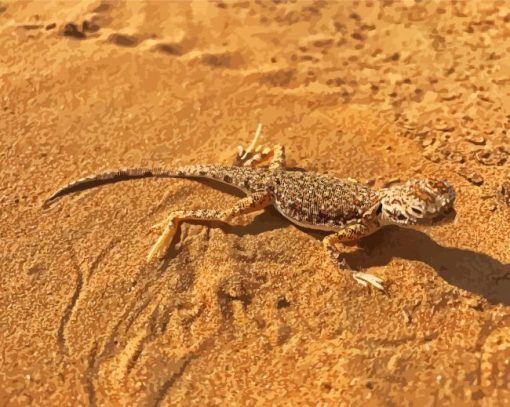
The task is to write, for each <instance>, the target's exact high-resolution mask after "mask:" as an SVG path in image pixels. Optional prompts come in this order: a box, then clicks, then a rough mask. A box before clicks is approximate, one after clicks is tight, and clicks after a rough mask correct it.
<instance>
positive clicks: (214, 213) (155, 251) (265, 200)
mask: <svg viewBox="0 0 510 407" xmlns="http://www.w3.org/2000/svg"><path fill="white" fill-rule="evenodd" d="M270 204H271V196H270V195H269V194H268V193H266V192H260V193H255V194H253V195H250V196H247V197H246V198H243V199H241V200H240V201H238V202H237V203H236V204H235V205H234V206H233V207H232V208H229V209H227V210H224V211H218V210H211V209H198V210H191V211H184V210H180V211H173V212H170V214H169V215H168V217H167V218H166V220H165V221H164V222H161V223H159V224H157V225H154V226H153V229H163V232H162V234H161V236H160V237H159V239H158V241H157V242H156V243H155V244H154V246H152V248H151V250H150V251H149V255H148V256H147V261H148V262H151V261H153V260H154V259H156V258H161V257H163V256H164V255H165V253H166V251H167V249H168V246H169V245H170V243H171V242H172V239H173V237H174V235H175V233H176V232H177V230H178V228H179V224H180V222H183V221H186V220H209V221H220V222H225V223H229V221H230V220H232V218H234V217H236V216H239V215H242V214H246V213H250V212H255V211H258V210H260V209H263V208H265V207H266V206H268V205H270Z"/></svg>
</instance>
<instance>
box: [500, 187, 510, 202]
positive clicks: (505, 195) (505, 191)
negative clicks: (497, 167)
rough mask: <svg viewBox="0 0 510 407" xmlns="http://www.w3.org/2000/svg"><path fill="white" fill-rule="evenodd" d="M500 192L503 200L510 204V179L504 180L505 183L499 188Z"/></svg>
mask: <svg viewBox="0 0 510 407" xmlns="http://www.w3.org/2000/svg"><path fill="white" fill-rule="evenodd" d="M498 193H499V195H500V197H501V199H502V200H503V202H504V203H505V204H506V205H508V206H510V181H505V182H503V184H502V185H501V186H500V187H499V188H498Z"/></svg>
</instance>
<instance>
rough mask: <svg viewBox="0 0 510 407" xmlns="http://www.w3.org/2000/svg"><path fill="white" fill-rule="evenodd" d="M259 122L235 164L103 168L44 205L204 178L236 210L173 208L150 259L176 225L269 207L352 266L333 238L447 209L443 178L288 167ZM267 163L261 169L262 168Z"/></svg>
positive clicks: (429, 218)
mask: <svg viewBox="0 0 510 407" xmlns="http://www.w3.org/2000/svg"><path fill="white" fill-rule="evenodd" d="M259 133H260V126H259V128H258V130H257V134H256V135H255V138H254V140H253V142H252V143H251V145H250V147H249V148H248V149H246V150H245V149H243V148H239V153H238V156H237V158H236V161H235V165H234V166H220V165H194V166H186V167H180V168H176V169H165V168H131V169H123V170H117V171H108V172H104V173H101V174H96V175H93V176H91V177H87V178H82V179H80V180H77V181H74V182H72V183H70V184H68V185H66V186H64V187H63V188H61V189H60V190H58V191H57V192H55V193H54V194H53V195H52V196H51V197H50V198H49V199H48V200H47V201H46V202H45V206H49V205H50V204H51V203H52V202H54V201H55V200H56V199H57V198H59V197H61V196H63V195H66V194H68V193H70V192H75V191H80V190H83V189H87V188H91V187H93V186H97V185H101V184H106V183H111V182H117V181H122V180H126V179H135V178H147V177H169V178H210V179H214V180H216V181H220V182H223V183H226V184H229V185H232V186H234V187H236V188H238V189H240V190H241V191H243V192H245V193H246V195H247V197H246V198H243V199H241V200H240V201H239V202H238V203H237V204H236V205H234V207H232V208H229V209H227V210H223V211H218V210H207V209H203V210H192V211H190V210H180V211H172V212H171V213H170V214H169V215H168V217H167V218H166V220H165V221H164V222H162V223H160V224H158V225H156V226H155V228H156V229H161V230H162V234H161V236H160V238H159V239H158V241H157V242H156V244H155V245H154V246H153V247H152V249H151V250H150V252H149V256H148V261H153V260H155V259H157V258H161V257H163V256H164V255H165V253H166V251H167V249H168V247H169V245H170V244H171V241H172V239H173V236H174V235H175V232H176V231H177V228H178V227H179V223H180V222H182V221H186V220H197V219H198V220H211V221H222V222H227V223H228V222H230V221H231V220H232V219H233V218H234V217H236V216H238V215H241V214H245V213H249V212H253V211H257V210H261V209H263V208H265V207H267V206H270V205H272V206H274V207H275V208H276V209H277V210H278V212H280V213H281V214H282V215H283V216H284V217H285V218H287V219H288V220H290V221H291V222H293V223H295V224H297V225H300V226H302V227H305V228H309V229H318V230H324V231H328V232H334V234H331V235H329V236H327V237H326V238H325V239H324V240H323V244H324V247H325V249H326V250H327V251H328V253H329V255H330V257H331V259H332V260H333V261H334V262H335V264H336V265H337V266H338V267H340V268H344V269H350V268H349V266H348V265H347V264H346V263H345V261H344V260H342V257H341V253H340V251H339V250H338V248H337V247H336V245H337V244H338V243H342V242H347V241H353V240H358V239H360V238H362V237H364V236H367V235H369V234H371V233H373V232H375V231H376V230H378V229H379V228H381V227H382V226H384V225H389V224H396V225H399V226H411V225H416V224H430V223H433V222H435V221H437V220H441V219H443V218H444V217H445V215H447V214H448V213H450V212H452V211H453V203H454V200H455V192H454V189H453V188H452V187H451V186H450V185H449V184H448V183H447V182H445V181H437V180H412V181H409V182H407V183H406V184H404V185H401V186H395V187H390V188H384V189H381V190H374V189H371V188H369V187H368V186H366V185H363V184H361V183H359V182H357V181H355V180H352V179H339V178H335V177H331V176H327V175H321V174H317V173H314V172H298V171H288V170H286V169H285V168H284V166H285V153H284V149H283V147H282V146H279V145H277V146H275V147H273V148H272V149H269V148H265V147H262V146H259V145H258V144H257V139H258V136H259ZM267 163H269V165H268V167H267V168H261V167H260V166H261V165H263V164H267ZM353 276H354V278H355V279H356V281H358V282H359V283H361V284H363V285H365V286H366V285H367V284H371V285H373V286H375V287H377V288H379V289H383V286H382V280H381V279H379V278H377V277H375V276H373V275H370V274H367V273H362V272H354V271H353Z"/></svg>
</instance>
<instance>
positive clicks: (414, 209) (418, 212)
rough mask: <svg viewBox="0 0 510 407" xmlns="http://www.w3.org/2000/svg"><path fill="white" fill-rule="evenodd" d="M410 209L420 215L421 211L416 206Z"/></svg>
mask: <svg viewBox="0 0 510 407" xmlns="http://www.w3.org/2000/svg"><path fill="white" fill-rule="evenodd" d="M411 210H412V211H413V212H414V213H415V214H417V215H421V214H422V213H423V212H422V211H421V210H419V209H418V208H411Z"/></svg>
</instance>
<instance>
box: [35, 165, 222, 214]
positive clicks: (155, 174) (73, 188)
mask: <svg viewBox="0 0 510 407" xmlns="http://www.w3.org/2000/svg"><path fill="white" fill-rule="evenodd" d="M222 170H223V169H222V168H221V167H219V166H214V165H211V166H204V165H197V166H188V167H180V168H175V169H168V168H158V167H155V168H125V169H120V170H112V171H105V172H102V173H100V174H95V175H91V176H89V177H85V178H80V179H78V180H76V181H73V182H71V183H69V184H67V185H64V186H63V187H62V188H60V189H58V190H57V191H56V192H55V193H54V194H53V195H51V196H50V197H49V198H48V199H47V200H46V201H45V202H44V204H43V208H48V207H49V206H50V205H51V204H52V203H54V202H55V201H56V200H57V199H58V198H60V197H62V196H64V195H67V194H70V193H72V192H78V191H83V190H85V189H89V188H94V187H97V186H100V185H104V184H111V183H114V182H120V181H126V180H130V179H138V178H195V177H196V178H213V179H215V178H218V177H216V176H215V175H216V174H220V173H222Z"/></svg>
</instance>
